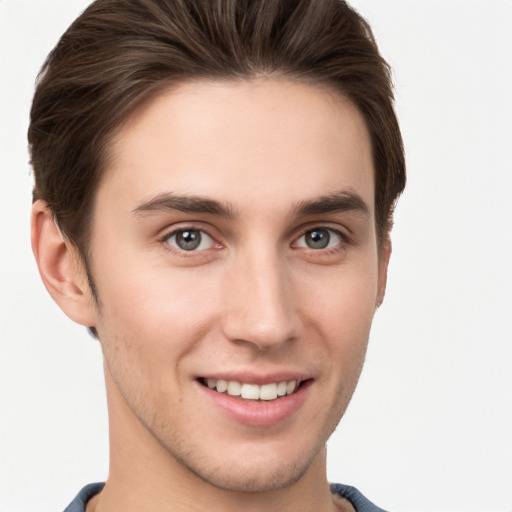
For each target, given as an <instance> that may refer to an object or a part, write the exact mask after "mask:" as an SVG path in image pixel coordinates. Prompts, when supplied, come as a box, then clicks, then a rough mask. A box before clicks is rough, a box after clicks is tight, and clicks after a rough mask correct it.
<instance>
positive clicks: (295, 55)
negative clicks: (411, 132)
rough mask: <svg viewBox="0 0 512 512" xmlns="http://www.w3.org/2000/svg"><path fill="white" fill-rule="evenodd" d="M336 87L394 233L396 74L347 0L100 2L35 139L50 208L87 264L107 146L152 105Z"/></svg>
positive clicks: (71, 40) (398, 175)
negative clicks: (278, 84) (270, 85)
mask: <svg viewBox="0 0 512 512" xmlns="http://www.w3.org/2000/svg"><path fill="white" fill-rule="evenodd" d="M262 74H263V75H278V76H281V77H284V78H288V79H291V80H301V81H304V80H305V81H307V82H310V83H313V84H319V85H322V86H327V87H329V88H330V89H333V90H335V91H338V92H339V93H341V94H342V95H344V96H346V97H348V98H349V99H350V100H351V101H352V102H353V103H354V104H355V105H356V107H357V108H358V109H359V111H360V112H361V114H362V115H363V117H364V119H365V121H366V124H367V127H368V130H369V133H370V138H371V142H372V151H373V159H374V167H375V183H376V192H375V209H376V229H377V235H378V239H379V243H381V242H382V241H383V239H384V238H385V237H386V236H387V235H388V232H389V230H390V227H391V219H392V213H393V208H394V205H395V202H396V199H397V197H398V196H399V194H400V193H401V192H402V190H403V188H404V186H405V161H404V153H403V145H402V139H401V134H400V129H399V126H398V122H397V119H396V116H395V112H394V109H393V92H392V84H391V79H390V69H389V67H388V65H387V63H386V62H385V61H384V60H383V58H382V57H381V56H380V54H379V51H378V48H377V45H376V43H375V40H374V38H373V35H372V32H371V30H370V27H369V26H368V24H367V23H366V21H365V20H364V19H363V18H362V17H361V16H360V15H359V14H357V13H356V12H355V11H354V10H353V9H352V8H350V7H349V6H348V5H347V4H346V2H344V1H342V0H97V1H95V2H93V3H92V4H91V5H90V6H89V7H88V8H87V9H86V10H85V11H84V12H83V13H82V14H81V15H80V16H79V17H78V18H77V20H76V21H75V22H74V23H73V24H72V25H71V26H70V27H69V29H68V30H67V31H66V33H65V34H64V35H63V36H62V38H61V39H60V41H59V42H58V44H57V46H56V47H55V48H54V49H53V51H52V52H51V53H50V55H49V56H48V58H47V60H46V62H45V64H44V66H43V68H42V70H41V73H40V75H39V77H38V83H37V88H36V92H35V95H34V100H33V104H32V110H31V123H30V127H29V131H28V139H29V144H30V152H31V161H32V166H33V169H34V174H35V187H34V192H33V199H34V200H36V199H43V200H44V201H46V202H47V204H48V205H49V207H50V209H51V210H52V211H53V214H54V216H55V218H56V220H57V222H58V224H59V226H60V228H61V230H62V232H63V234H64V235H65V236H66V237H67V238H68V239H69V240H70V241H71V242H72V243H73V244H74V245H75V246H76V247H77V249H78V250H79V252H80V253H81V255H82V257H83V259H84V262H85V263H86V265H87V249H88V246H89V238H90V224H91V223H90V219H91V213H92V209H93V205H94V197H95V192H96V189H97V187H98V184H99V180H100V178H101V176H102V173H103V172H104V171H105V169H106V168H107V167H108V154H109V152H108V149H109V142H110V141H111V140H112V137H113V135H114V134H115V131H116V129H117V128H119V126H120V125H121V124H122V123H123V121H125V120H126V119H127V117H128V116H129V115H130V114H132V113H133V112H134V111H135V110H136V109H137V108H138V107H140V106H141V105H142V103H143V102H144V101H146V100H148V99H149V98H151V97H153V96H155V95H156V94H158V93H159V92H161V91H163V90H164V89H167V88H169V87H170V86H172V85H175V84H178V83H182V82H186V81H188V80H197V79H214V80H219V79H220V80H226V79H229V80H238V79H250V78H251V77H255V76H261V75H262Z"/></svg>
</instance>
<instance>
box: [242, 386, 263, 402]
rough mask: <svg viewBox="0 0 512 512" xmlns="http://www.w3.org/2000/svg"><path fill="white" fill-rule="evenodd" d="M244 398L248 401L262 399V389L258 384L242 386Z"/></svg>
mask: <svg viewBox="0 0 512 512" xmlns="http://www.w3.org/2000/svg"><path fill="white" fill-rule="evenodd" d="M240 394H241V395H242V398H245V399H247V400H259V399H260V387H259V386H258V385H257V384H242V390H241V393H240Z"/></svg>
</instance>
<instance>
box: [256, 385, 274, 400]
mask: <svg viewBox="0 0 512 512" xmlns="http://www.w3.org/2000/svg"><path fill="white" fill-rule="evenodd" d="M276 398H277V384H264V385H263V386H261V390H260V400H275V399H276Z"/></svg>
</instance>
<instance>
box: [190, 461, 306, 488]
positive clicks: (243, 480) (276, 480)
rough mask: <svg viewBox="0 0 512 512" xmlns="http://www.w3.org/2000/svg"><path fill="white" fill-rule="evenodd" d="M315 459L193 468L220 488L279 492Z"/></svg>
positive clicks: (292, 482) (304, 471)
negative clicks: (271, 465) (272, 465)
mask: <svg viewBox="0 0 512 512" xmlns="http://www.w3.org/2000/svg"><path fill="white" fill-rule="evenodd" d="M311 463H312V460H308V461H300V462H296V463H292V464H290V463H288V464H286V465H285V464H283V463H280V464H276V465H275V467H273V468H269V465H268V464H267V465H260V464H258V463H254V464H244V465H240V464H238V465H236V464H231V465H230V467H229V468H226V467H225V466H223V467H222V468H219V467H217V468H215V469H211V468H205V467H201V468H194V467H191V466H190V461H189V462H188V464H189V469H190V470H191V471H192V472H193V473H194V474H195V475H196V476H197V477H199V478H200V479H201V480H203V482H205V483H207V484H210V485H212V486H214V487H217V488H218V489H222V490H225V491H232V492H243V493H263V492H271V491H277V490H279V489H284V488H286V487H290V486H292V485H293V484H295V483H296V482H297V481H299V480H300V479H301V477H302V476H303V475H304V474H305V473H306V471H307V470H308V468H309V467H310V465H311Z"/></svg>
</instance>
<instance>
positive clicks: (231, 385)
mask: <svg viewBox="0 0 512 512" xmlns="http://www.w3.org/2000/svg"><path fill="white" fill-rule="evenodd" d="M241 388H242V385H241V384H240V382H235V381H229V382H228V395H231V396H240V390H241Z"/></svg>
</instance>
